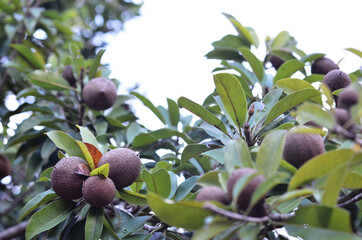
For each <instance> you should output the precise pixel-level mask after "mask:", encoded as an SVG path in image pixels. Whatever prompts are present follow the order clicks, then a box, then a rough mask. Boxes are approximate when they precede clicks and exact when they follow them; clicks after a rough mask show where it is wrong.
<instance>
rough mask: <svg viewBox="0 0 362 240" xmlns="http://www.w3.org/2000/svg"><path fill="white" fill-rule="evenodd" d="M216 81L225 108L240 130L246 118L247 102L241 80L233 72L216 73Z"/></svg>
mask: <svg viewBox="0 0 362 240" xmlns="http://www.w3.org/2000/svg"><path fill="white" fill-rule="evenodd" d="M214 83H215V86H216V90H217V92H218V94H219V96H220V98H221V101H222V103H223V105H224V107H225V110H226V111H227V113H228V114H229V116H230V117H231V120H232V121H233V122H234V123H235V124H236V126H238V129H239V132H240V129H241V127H242V126H243V124H244V122H245V119H246V112H247V102H246V97H245V93H244V90H243V88H242V86H241V84H240V82H239V80H238V79H237V78H235V77H234V76H233V75H232V74H228V73H219V74H216V75H214Z"/></svg>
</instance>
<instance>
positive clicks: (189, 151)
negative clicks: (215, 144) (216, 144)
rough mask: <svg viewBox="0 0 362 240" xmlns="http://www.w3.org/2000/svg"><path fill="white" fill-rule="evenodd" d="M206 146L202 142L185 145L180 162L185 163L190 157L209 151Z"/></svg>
mask: <svg viewBox="0 0 362 240" xmlns="http://www.w3.org/2000/svg"><path fill="white" fill-rule="evenodd" d="M209 150H210V148H208V147H207V146H206V145H204V144H189V145H187V146H186V147H185V149H184V150H183V152H182V155H181V164H185V163H186V162H187V161H188V160H190V159H191V158H194V157H197V156H199V155H200V154H201V153H203V152H207V151H209Z"/></svg>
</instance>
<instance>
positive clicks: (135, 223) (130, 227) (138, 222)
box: [116, 216, 150, 239]
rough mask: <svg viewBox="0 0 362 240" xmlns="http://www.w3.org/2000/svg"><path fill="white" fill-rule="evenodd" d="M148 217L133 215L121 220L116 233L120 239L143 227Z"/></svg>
mask: <svg viewBox="0 0 362 240" xmlns="http://www.w3.org/2000/svg"><path fill="white" fill-rule="evenodd" d="M149 219H150V216H142V217H135V218H132V219H129V220H128V221H125V222H122V223H121V225H119V227H118V228H117V231H116V234H117V236H118V237H119V238H120V239H123V238H124V237H126V236H128V235H130V234H131V233H134V232H136V231H138V230H140V229H142V228H143V226H144V224H145V223H146V222H147V221H148V220H149Z"/></svg>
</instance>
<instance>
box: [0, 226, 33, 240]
mask: <svg viewBox="0 0 362 240" xmlns="http://www.w3.org/2000/svg"><path fill="white" fill-rule="evenodd" d="M27 225H28V221H24V222H21V223H19V224H17V225H14V226H12V227H10V228H8V229H5V230H3V231H1V232H0V240H9V239H13V238H15V237H19V236H21V235H23V234H24V233H25V229H26V226H27Z"/></svg>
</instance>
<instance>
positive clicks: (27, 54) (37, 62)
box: [11, 44, 45, 69]
mask: <svg viewBox="0 0 362 240" xmlns="http://www.w3.org/2000/svg"><path fill="white" fill-rule="evenodd" d="M11 47H12V48H14V49H15V50H16V51H18V52H19V53H20V54H21V55H22V56H23V57H24V58H25V59H26V60H27V61H28V62H29V63H30V64H31V65H32V66H33V67H34V68H35V69H44V66H45V62H44V59H42V58H40V57H37V56H36V55H35V54H34V53H33V52H32V51H31V50H30V48H29V47H27V46H25V45H22V44H11Z"/></svg>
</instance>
